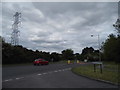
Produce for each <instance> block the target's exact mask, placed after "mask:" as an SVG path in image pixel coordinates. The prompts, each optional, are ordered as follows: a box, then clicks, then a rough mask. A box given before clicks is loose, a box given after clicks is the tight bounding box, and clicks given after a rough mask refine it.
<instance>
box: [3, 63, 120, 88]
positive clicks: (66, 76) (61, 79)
mask: <svg viewBox="0 0 120 90" xmlns="http://www.w3.org/2000/svg"><path fill="white" fill-rule="evenodd" d="M80 65H87V64H71V65H67V64H49V65H42V66H34V65H26V66H25V65H24V66H11V67H3V68H2V88H118V86H115V85H112V84H108V83H104V82H100V81H96V80H92V79H88V78H85V77H82V76H78V75H76V74H74V73H72V72H71V68H72V67H76V66H80Z"/></svg>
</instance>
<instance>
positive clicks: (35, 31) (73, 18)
mask: <svg viewBox="0 0 120 90" xmlns="http://www.w3.org/2000/svg"><path fill="white" fill-rule="evenodd" d="M117 8H118V6H117V2H21V3H20V2H3V3H2V33H0V35H2V36H3V37H4V38H5V40H6V42H9V43H10V42H11V38H10V37H11V33H12V24H13V21H14V19H13V15H14V14H15V12H20V13H21V26H20V28H19V30H20V39H19V40H20V41H19V44H20V45H22V46H24V47H26V48H28V49H32V50H36V49H38V50H40V51H49V52H54V51H55V52H59V53H60V52H61V51H62V50H65V49H68V48H71V49H73V50H74V52H75V53H81V51H82V49H83V48H85V47H94V48H95V49H98V38H97V36H98V34H99V36H100V42H103V41H105V40H106V38H107V36H108V35H109V34H111V33H115V29H114V27H113V26H112V25H113V24H114V23H115V21H116V19H117V17H118V15H117V13H118V11H117ZM91 34H92V35H94V36H93V37H91Z"/></svg>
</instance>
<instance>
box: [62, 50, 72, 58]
mask: <svg viewBox="0 0 120 90" xmlns="http://www.w3.org/2000/svg"><path fill="white" fill-rule="evenodd" d="M62 56H63V58H64V59H67V60H68V59H69V60H72V59H74V51H73V50H72V49H66V50H63V51H62Z"/></svg>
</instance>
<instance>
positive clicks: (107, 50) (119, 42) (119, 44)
mask: <svg viewBox="0 0 120 90" xmlns="http://www.w3.org/2000/svg"><path fill="white" fill-rule="evenodd" d="M0 43H2V64H15V63H31V62H33V61H34V60H35V59H37V58H44V59H46V60H48V61H49V62H57V61H62V60H81V61H83V60H85V59H87V60H88V61H99V53H100V57H101V60H102V61H115V62H120V57H119V55H120V35H119V34H118V35H117V36H116V35H114V34H110V35H109V36H108V38H107V39H106V41H105V42H104V43H103V44H102V46H101V50H100V51H99V50H94V48H93V47H85V48H84V49H82V53H74V51H73V50H72V49H66V50H63V51H61V54H60V53H57V52H52V53H50V52H45V51H44V52H43V51H38V50H36V51H33V50H30V49H27V48H25V47H23V46H22V45H18V46H13V45H11V44H10V43H6V42H5V40H4V39H3V38H2V37H0ZM78 49H79V48H78Z"/></svg>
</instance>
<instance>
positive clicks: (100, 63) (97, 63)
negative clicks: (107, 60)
mask: <svg viewBox="0 0 120 90" xmlns="http://www.w3.org/2000/svg"><path fill="white" fill-rule="evenodd" d="M92 63H93V64H94V72H96V65H99V66H100V73H101V74H102V64H103V63H102V62H92Z"/></svg>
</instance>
